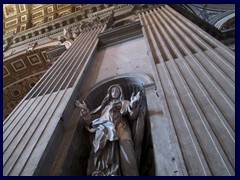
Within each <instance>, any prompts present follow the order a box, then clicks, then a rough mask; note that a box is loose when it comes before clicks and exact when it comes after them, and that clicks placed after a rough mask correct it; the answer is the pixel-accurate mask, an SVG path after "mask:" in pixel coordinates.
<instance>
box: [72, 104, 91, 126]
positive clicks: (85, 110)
mask: <svg viewBox="0 0 240 180" xmlns="http://www.w3.org/2000/svg"><path fill="white" fill-rule="evenodd" d="M75 106H77V107H79V108H80V116H81V117H82V118H83V119H84V121H85V122H86V124H87V125H88V126H89V125H90V124H91V122H92V116H91V114H90V111H89V109H88V108H87V105H86V103H85V102H84V101H82V102H80V101H78V100H76V101H75Z"/></svg>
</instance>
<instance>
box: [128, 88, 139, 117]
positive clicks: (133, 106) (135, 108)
mask: <svg viewBox="0 0 240 180" xmlns="http://www.w3.org/2000/svg"><path fill="white" fill-rule="evenodd" d="M140 98H141V96H140V91H139V92H138V93H137V95H136V96H134V93H132V96H131V99H130V100H131V101H130V104H129V107H128V113H129V117H130V119H132V120H135V119H137V117H138V114H139V105H138V104H139V100H140Z"/></svg>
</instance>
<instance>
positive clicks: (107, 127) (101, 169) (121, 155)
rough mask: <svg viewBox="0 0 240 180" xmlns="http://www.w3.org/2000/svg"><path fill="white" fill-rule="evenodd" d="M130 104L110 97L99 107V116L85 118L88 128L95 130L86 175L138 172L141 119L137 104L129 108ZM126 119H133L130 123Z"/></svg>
mask: <svg viewBox="0 0 240 180" xmlns="http://www.w3.org/2000/svg"><path fill="white" fill-rule="evenodd" d="M129 104H130V102H129V101H127V100H121V101H120V100H117V101H110V102H108V104H106V105H105V106H104V107H102V108H101V109H102V110H101V115H100V117H99V118H97V119H95V120H93V121H92V120H91V119H90V118H88V119H87V118H85V120H86V121H91V123H87V124H88V126H87V129H88V130H89V131H90V132H94V133H95V135H94V139H93V148H92V151H91V154H90V158H89V161H88V172H87V174H88V175H107V176H109V175H124V176H131V175H132V176H137V175H139V172H138V164H139V159H140V154H141V140H142V136H143V135H142V134H143V125H144V122H143V116H142V112H141V111H140V110H139V107H137V108H135V109H131V108H130V106H129ZM92 112H96V111H92ZM129 121H135V122H131V125H130V124H129ZM132 128H134V130H132ZM132 133H133V134H132ZM139 137H140V138H141V139H139Z"/></svg>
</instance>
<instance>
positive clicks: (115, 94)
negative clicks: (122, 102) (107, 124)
mask: <svg viewBox="0 0 240 180" xmlns="http://www.w3.org/2000/svg"><path fill="white" fill-rule="evenodd" d="M120 95H121V91H120V89H119V87H118V86H113V87H112V88H111V97H112V99H117V98H119V96H120Z"/></svg>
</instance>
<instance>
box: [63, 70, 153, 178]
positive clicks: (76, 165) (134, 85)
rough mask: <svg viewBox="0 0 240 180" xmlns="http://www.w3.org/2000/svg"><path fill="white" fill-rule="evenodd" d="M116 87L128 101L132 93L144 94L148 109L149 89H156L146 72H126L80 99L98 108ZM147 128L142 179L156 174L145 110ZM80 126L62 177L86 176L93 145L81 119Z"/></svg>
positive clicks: (94, 87)
mask: <svg viewBox="0 0 240 180" xmlns="http://www.w3.org/2000/svg"><path fill="white" fill-rule="evenodd" d="M113 84H120V85H121V87H122V89H123V93H124V96H125V99H127V100H129V99H130V96H131V94H132V92H135V93H136V92H138V91H142V92H143V98H142V102H144V106H145V108H146V109H147V103H146V98H147V96H148V94H147V93H146V92H145V89H146V88H149V87H155V84H154V82H153V81H152V79H151V78H150V77H149V76H147V75H146V74H143V73H127V74H122V75H118V76H114V77H111V78H107V79H105V80H103V81H101V82H99V83H97V84H95V85H94V86H93V87H92V88H91V89H90V90H89V91H88V92H87V93H85V94H84V95H83V96H82V97H80V98H79V99H80V100H83V99H84V100H85V101H86V103H87V104H88V108H89V109H90V110H92V109H93V108H96V107H97V106H98V105H99V104H100V103H101V101H102V100H103V98H104V97H105V95H106V92H107V89H108V88H109V86H111V85H113ZM145 112H146V113H145V129H144V138H143V142H142V156H141V160H140V167H139V172H140V175H143V176H146V175H147V176H148V175H150V176H152V175H155V166H154V157H153V146H152V139H151V130H150V124H149V117H148V112H147V111H145ZM78 118H79V123H78V125H77V128H76V130H75V133H74V135H73V138H72V142H71V144H70V147H69V151H68V154H67V156H66V159H65V162H64V164H63V167H62V172H61V175H75V176H85V175H86V171H87V161H88V158H89V155H90V151H91V148H92V145H91V142H90V136H91V134H90V133H89V132H88V131H87V130H86V129H85V127H84V125H83V120H82V119H81V117H80V116H79V117H78Z"/></svg>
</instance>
